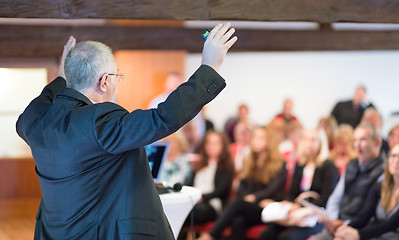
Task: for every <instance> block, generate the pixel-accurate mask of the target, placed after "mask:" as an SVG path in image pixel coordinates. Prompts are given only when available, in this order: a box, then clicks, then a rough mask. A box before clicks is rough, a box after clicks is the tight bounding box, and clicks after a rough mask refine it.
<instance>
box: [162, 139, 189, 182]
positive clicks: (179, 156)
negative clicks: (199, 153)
mask: <svg viewBox="0 0 399 240" xmlns="http://www.w3.org/2000/svg"><path fill="white" fill-rule="evenodd" d="M162 141H164V142H169V151H168V155H167V156H166V161H165V162H164V164H163V167H162V170H161V177H160V181H161V182H162V183H164V184H166V185H168V186H173V185H174V184H176V183H180V184H185V183H187V181H188V179H189V178H190V176H191V173H192V169H191V163H190V160H189V158H188V156H187V154H185V153H184V152H185V150H186V148H187V143H186V142H185V139H184V137H183V136H182V135H181V133H180V132H176V133H174V134H172V135H169V136H168V137H166V138H164V139H162Z"/></svg>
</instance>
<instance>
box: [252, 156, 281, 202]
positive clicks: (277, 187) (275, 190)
mask: <svg viewBox="0 0 399 240" xmlns="http://www.w3.org/2000/svg"><path fill="white" fill-rule="evenodd" d="M286 177H287V168H286V167H285V162H283V164H282V167H281V170H280V172H279V173H278V174H277V175H276V176H275V177H274V179H273V180H271V182H270V183H269V184H268V186H267V188H265V189H262V190H259V191H256V192H254V195H255V198H256V202H259V201H261V200H263V199H269V198H270V199H274V198H275V196H279V195H280V194H279V193H280V192H282V191H283V190H284V183H285V179H286ZM274 200H278V199H274Z"/></svg>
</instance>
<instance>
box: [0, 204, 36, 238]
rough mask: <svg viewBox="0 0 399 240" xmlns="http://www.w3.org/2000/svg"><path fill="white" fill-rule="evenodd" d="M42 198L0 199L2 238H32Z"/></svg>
mask: <svg viewBox="0 0 399 240" xmlns="http://www.w3.org/2000/svg"><path fill="white" fill-rule="evenodd" d="M39 203H40V199H6V200H0V239H1V240H28V239H29V240H31V239H33V233H34V229H35V216H36V211H37V208H38V206H39Z"/></svg>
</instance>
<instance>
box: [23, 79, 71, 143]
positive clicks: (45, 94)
mask: <svg viewBox="0 0 399 240" xmlns="http://www.w3.org/2000/svg"><path fill="white" fill-rule="evenodd" d="M65 87H66V82H65V79H63V78H62V77H57V78H56V79H54V80H53V81H52V82H50V83H49V84H47V85H46V87H44V89H43V91H42V92H41V93H40V95H39V96H38V97H36V98H35V99H33V100H32V102H30V104H29V106H28V107H27V108H26V109H25V111H24V112H23V113H22V114H21V115H20V116H19V117H18V120H17V123H16V129H17V133H18V135H19V136H20V137H21V138H22V139H24V140H25V131H26V129H25V127H24V126H29V124H28V123H27V121H30V122H32V121H35V117H36V116H37V117H39V116H40V115H41V114H42V113H43V112H45V111H46V110H47V109H48V107H49V106H50V104H51V103H52V102H53V100H54V98H55V96H56V95H57V93H58V92H59V91H60V90H61V89H63V88H65ZM27 115H28V116H29V118H28V119H27V118H25V116H27ZM25 141H26V140H25Z"/></svg>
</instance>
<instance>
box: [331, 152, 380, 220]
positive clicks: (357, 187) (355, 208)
mask: <svg viewBox="0 0 399 240" xmlns="http://www.w3.org/2000/svg"><path fill="white" fill-rule="evenodd" d="M383 172H384V164H383V160H382V159H381V158H376V159H374V160H371V161H370V162H369V163H367V164H366V167H365V169H363V170H360V166H359V160H358V159H352V160H351V161H350V162H349V163H348V164H347V165H346V170H345V193H344V196H343V197H342V201H341V204H340V209H339V216H338V217H339V219H341V220H347V219H351V218H353V217H354V216H355V215H356V214H357V213H358V212H359V210H360V209H361V208H362V206H363V204H364V202H365V198H366V196H367V193H368V191H369V190H370V188H371V186H372V185H373V184H374V183H375V182H376V181H377V179H378V178H379V177H380V176H381V175H382V173H383Z"/></svg>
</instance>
